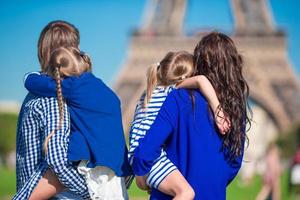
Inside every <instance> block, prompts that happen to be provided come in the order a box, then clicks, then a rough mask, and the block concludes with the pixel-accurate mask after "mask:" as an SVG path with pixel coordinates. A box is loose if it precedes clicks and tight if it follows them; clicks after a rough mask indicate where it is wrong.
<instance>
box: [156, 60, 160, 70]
mask: <svg viewBox="0 0 300 200" xmlns="http://www.w3.org/2000/svg"><path fill="white" fill-rule="evenodd" d="M156 68H157V70H158V69H159V68H160V62H158V63H156Z"/></svg>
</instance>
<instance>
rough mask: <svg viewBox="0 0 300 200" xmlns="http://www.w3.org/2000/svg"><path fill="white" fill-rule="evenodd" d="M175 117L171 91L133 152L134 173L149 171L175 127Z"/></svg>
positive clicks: (176, 114) (175, 107) (175, 112)
mask: <svg viewBox="0 0 300 200" xmlns="http://www.w3.org/2000/svg"><path fill="white" fill-rule="evenodd" d="M177 119H178V106H177V103H176V99H175V97H174V95H173V93H171V94H169V95H168V97H167V99H166V100H165V102H164V104H163V105H162V107H161V109H160V111H159V114H158V115H157V117H156V119H155V121H154V123H153V124H152V126H151V127H150V129H149V130H148V131H147V133H146V135H145V137H144V138H143V139H141V140H140V144H139V146H138V147H137V148H136V150H135V152H134V158H133V164H132V167H133V171H134V173H135V174H136V175H138V176H143V175H145V174H147V173H149V171H150V170H151V167H152V165H153V163H154V161H155V160H156V159H157V158H159V156H160V154H161V149H162V147H163V145H164V144H165V143H166V141H167V139H168V137H170V135H171V134H172V133H173V131H174V130H175V128H176V127H177V121H178V120H177Z"/></svg>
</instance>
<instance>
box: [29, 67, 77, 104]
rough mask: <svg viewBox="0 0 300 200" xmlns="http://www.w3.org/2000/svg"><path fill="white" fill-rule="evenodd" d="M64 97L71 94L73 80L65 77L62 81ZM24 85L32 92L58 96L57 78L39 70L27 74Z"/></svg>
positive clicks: (45, 95)
mask: <svg viewBox="0 0 300 200" xmlns="http://www.w3.org/2000/svg"><path fill="white" fill-rule="evenodd" d="M61 85H62V92H63V96H64V98H67V99H68V98H69V97H70V96H71V87H72V81H71V80H69V79H64V81H62V82H61ZM24 86H25V88H26V89H27V90H28V91H29V92H30V93H33V94H35V95H38V96H43V97H56V82H55V80H54V79H53V78H52V77H50V76H48V75H46V74H41V73H39V72H31V73H28V74H26V76H25V78H24Z"/></svg>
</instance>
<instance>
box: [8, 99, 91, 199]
mask: <svg viewBox="0 0 300 200" xmlns="http://www.w3.org/2000/svg"><path fill="white" fill-rule="evenodd" d="M58 123H59V109H58V104H57V100H56V98H46V97H43V98H41V97H36V96H33V95H32V94H28V95H27V97H26V98H25V100H24V102H23V105H22V108H21V111H20V114H19V119H18V126H17V150H16V151H17V157H16V162H17V164H16V171H17V194H16V195H15V196H14V198H13V199H28V198H29V197H30V194H31V193H32V191H33V189H34V188H35V186H36V185H37V183H38V182H39V180H40V179H41V177H42V176H43V174H44V173H45V172H46V170H47V169H51V170H52V171H53V172H54V173H55V174H56V175H57V177H58V179H59V180H60V182H61V183H62V184H63V185H64V186H65V187H66V188H68V189H69V190H70V191H71V192H73V193H75V194H77V195H79V196H81V197H82V198H83V199H88V198H89V194H88V190H87V186H86V183H85V181H84V179H83V177H82V176H81V175H80V174H79V173H78V172H77V170H76V168H74V167H73V166H72V164H71V163H70V162H68V160H67V148H68V136H69V134H70V116H69V113H68V109H67V106H66V105H65V109H64V123H63V125H62V128H61V129H59V130H58V131H56V133H55V134H54V135H53V136H52V138H51V140H50V141H49V144H48V153H47V155H46V156H44V155H43V151H42V148H43V143H44V140H45V138H46V137H47V135H48V134H50V133H51V132H52V131H53V130H55V128H57V126H58Z"/></svg>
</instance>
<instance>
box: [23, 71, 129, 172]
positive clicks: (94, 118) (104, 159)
mask: <svg viewBox="0 0 300 200" xmlns="http://www.w3.org/2000/svg"><path fill="white" fill-rule="evenodd" d="M25 87H26V88H27V89H28V90H29V92H31V93H33V94H36V95H39V96H46V97H53V96H56V83H55V80H54V79H52V78H51V77H49V76H47V75H39V74H36V73H31V74H29V75H28V76H27V78H26V80H25ZM62 93H63V96H64V98H65V100H66V103H67V105H68V108H69V112H70V117H71V135H70V142H69V147H68V160H70V161H79V160H88V161H89V162H88V167H91V168H92V167H95V166H106V167H109V168H111V169H112V170H113V171H114V172H115V173H116V175H117V176H127V175H130V174H131V168H130V165H129V163H128V159H127V153H128V152H127V147H126V143H125V138H124V133H123V126H122V116H121V107H120V100H119V98H118V97H117V96H116V95H115V93H114V92H113V91H112V90H111V89H110V88H109V87H107V86H106V85H105V84H104V83H103V82H102V81H101V80H100V79H98V78H96V77H95V76H94V75H93V74H92V73H83V74H82V75H81V76H79V77H68V78H65V79H64V80H63V81H62Z"/></svg>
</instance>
